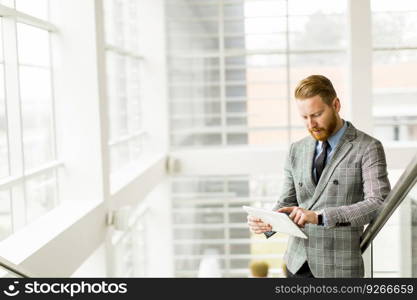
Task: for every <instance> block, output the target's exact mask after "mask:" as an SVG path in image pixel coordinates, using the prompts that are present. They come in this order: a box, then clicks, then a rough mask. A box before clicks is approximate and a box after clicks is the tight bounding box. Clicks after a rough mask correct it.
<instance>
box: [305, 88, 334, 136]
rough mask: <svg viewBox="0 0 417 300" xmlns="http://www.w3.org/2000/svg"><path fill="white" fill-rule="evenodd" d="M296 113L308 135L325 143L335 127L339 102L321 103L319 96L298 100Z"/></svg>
mask: <svg viewBox="0 0 417 300" xmlns="http://www.w3.org/2000/svg"><path fill="white" fill-rule="evenodd" d="M297 107H298V112H299V113H300V115H301V117H302V118H303V120H304V123H305V125H306V127H307V129H308V131H309V132H310V134H311V135H312V136H313V137H314V138H315V139H316V140H318V141H326V140H327V139H328V138H329V137H330V136H331V135H332V134H333V133H334V130H335V128H336V127H337V121H338V119H339V111H340V102H339V99H338V98H335V99H334V100H333V102H332V104H331V105H327V104H326V103H324V102H323V100H322V99H321V97H320V96H319V95H317V96H314V97H311V98H307V99H303V100H298V99H297Z"/></svg>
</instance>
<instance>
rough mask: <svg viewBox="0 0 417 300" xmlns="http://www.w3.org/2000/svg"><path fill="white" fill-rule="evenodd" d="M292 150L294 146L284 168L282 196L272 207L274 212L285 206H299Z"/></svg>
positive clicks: (291, 147) (291, 148)
mask: <svg viewBox="0 0 417 300" xmlns="http://www.w3.org/2000/svg"><path fill="white" fill-rule="evenodd" d="M292 150H293V144H291V146H290V151H289V153H288V157H287V160H286V162H285V167H284V185H283V187H282V191H281V194H280V196H279V198H278V201H277V202H276V203H275V205H274V206H273V207H272V210H278V209H280V208H281V207H285V206H298V202H297V193H296V190H295V185H294V179H293V175H292V167H291V160H292Z"/></svg>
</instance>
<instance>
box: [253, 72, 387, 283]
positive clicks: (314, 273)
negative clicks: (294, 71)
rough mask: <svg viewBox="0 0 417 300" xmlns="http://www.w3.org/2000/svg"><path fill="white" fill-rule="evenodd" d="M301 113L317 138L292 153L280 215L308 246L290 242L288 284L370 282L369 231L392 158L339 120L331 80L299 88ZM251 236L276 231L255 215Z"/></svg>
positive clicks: (313, 79) (312, 79)
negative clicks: (366, 261) (364, 250)
mask: <svg viewBox="0 0 417 300" xmlns="http://www.w3.org/2000/svg"><path fill="white" fill-rule="evenodd" d="M295 98H296V101H297V108H298V111H299V113H300V115H301V117H302V118H303V119H304V122H305V125H306V127H307V129H308V131H309V132H310V134H311V136H308V137H306V138H304V139H302V140H300V141H298V142H296V143H293V144H292V145H291V147H290V151H289V156H288V159H287V162H286V166H285V168H284V175H285V176H284V177H285V179H284V186H283V190H282V194H281V196H280V198H279V200H278V201H277V203H276V205H275V206H274V207H273V210H276V211H278V212H284V213H288V214H289V216H290V218H291V219H292V220H293V221H294V222H295V223H296V224H298V225H299V226H300V227H302V228H304V231H305V233H306V235H307V236H308V239H301V238H297V237H290V238H289V244H288V248H287V251H286V253H285V256H284V261H285V263H286V265H287V273H288V277H363V275H364V267H363V260H362V255H361V250H360V239H361V235H362V232H363V226H364V225H366V224H368V223H369V222H371V221H372V220H373V219H374V217H375V216H376V215H377V213H378V211H379V209H380V208H381V205H382V203H383V201H384V200H385V198H386V196H387V195H388V193H389V192H390V183H389V181H388V177H387V165H386V161H385V153H384V149H383V147H382V145H381V143H380V142H379V141H378V140H376V139H375V138H373V137H371V136H369V135H367V134H365V133H363V132H361V131H359V130H357V129H356V128H355V127H354V126H353V125H352V124H351V123H350V122H347V121H344V120H343V119H341V117H340V116H339V111H340V100H339V98H338V97H337V95H336V92H335V90H334V88H333V85H332V83H331V82H330V80H329V79H327V78H326V77H324V76H321V75H311V76H309V77H307V78H305V79H303V80H302V81H301V82H300V83H299V84H298V86H297V87H296V89H295ZM248 224H249V227H250V229H251V231H252V232H254V233H258V234H259V233H265V235H266V236H267V237H270V236H271V235H272V234H274V232H272V231H271V230H272V228H271V226H270V225H268V224H265V223H264V222H262V220H260V219H256V218H253V217H251V216H248Z"/></svg>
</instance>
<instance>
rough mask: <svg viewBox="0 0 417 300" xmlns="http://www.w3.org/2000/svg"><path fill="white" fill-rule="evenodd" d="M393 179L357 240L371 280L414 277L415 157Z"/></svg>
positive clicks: (416, 244) (416, 234)
mask: <svg viewBox="0 0 417 300" xmlns="http://www.w3.org/2000/svg"><path fill="white" fill-rule="evenodd" d="M390 173H391V172H390ZM394 177H397V178H398V179H397V180H393V181H394V182H395V185H394V186H393V188H392V191H391V192H390V194H389V195H388V197H387V198H386V200H385V204H384V206H383V207H382V209H381V211H380V213H379V214H378V217H377V218H376V219H375V220H374V222H373V223H371V224H370V225H369V226H368V227H367V228H366V230H365V232H364V234H363V237H362V241H361V249H362V252H365V251H366V250H368V251H367V252H368V257H369V259H368V263H369V264H370V265H369V269H370V272H369V273H368V275H369V276H372V277H415V276H417V259H416V258H415V256H416V254H417V239H416V237H417V155H416V156H415V157H414V158H413V160H412V161H411V163H410V164H409V165H408V167H407V168H406V170H405V171H404V172H402V174H401V176H395V172H394ZM393 181H391V182H393ZM365 261H366V259H365Z"/></svg>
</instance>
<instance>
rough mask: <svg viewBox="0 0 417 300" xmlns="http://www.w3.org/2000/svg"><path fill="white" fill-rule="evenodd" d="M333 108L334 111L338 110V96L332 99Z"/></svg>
mask: <svg viewBox="0 0 417 300" xmlns="http://www.w3.org/2000/svg"><path fill="white" fill-rule="evenodd" d="M333 108H334V110H335V111H337V112H339V111H340V100H339V98H338V97H336V98H334V99H333Z"/></svg>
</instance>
